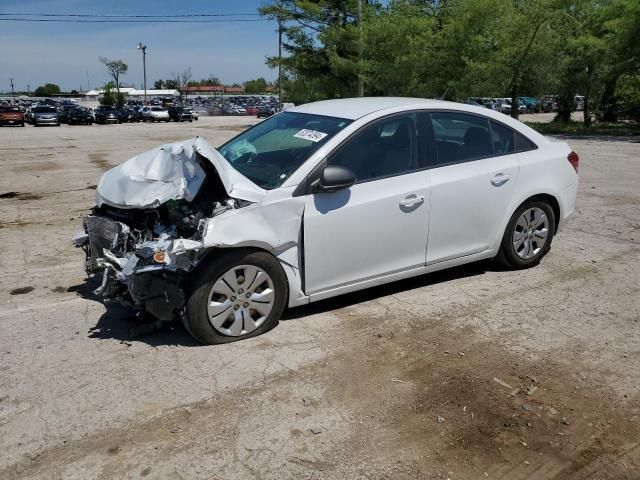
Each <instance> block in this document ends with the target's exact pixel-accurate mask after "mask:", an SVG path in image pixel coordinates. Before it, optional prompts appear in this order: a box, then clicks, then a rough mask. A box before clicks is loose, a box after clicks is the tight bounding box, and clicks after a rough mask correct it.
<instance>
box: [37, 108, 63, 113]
mask: <svg viewBox="0 0 640 480" xmlns="http://www.w3.org/2000/svg"><path fill="white" fill-rule="evenodd" d="M33 111H34V113H56V112H57V110H56V109H55V108H53V107H37V108H35V109H34V110H33Z"/></svg>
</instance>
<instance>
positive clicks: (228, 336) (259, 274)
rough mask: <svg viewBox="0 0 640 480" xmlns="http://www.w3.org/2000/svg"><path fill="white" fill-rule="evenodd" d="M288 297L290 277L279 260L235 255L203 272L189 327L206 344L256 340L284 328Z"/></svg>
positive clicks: (244, 252) (191, 299)
mask: <svg viewBox="0 0 640 480" xmlns="http://www.w3.org/2000/svg"><path fill="white" fill-rule="evenodd" d="M287 298H288V284H287V278H286V275H285V273H284V271H283V270H282V267H281V265H280V263H279V262H278V260H277V259H276V258H275V257H273V256H272V255H270V254H268V253H266V252H256V251H250V250H237V251H232V252H229V253H228V254H226V255H224V256H221V257H220V258H219V259H216V260H215V261H214V262H212V263H211V264H209V265H208V266H206V267H204V268H203V270H201V271H200V272H198V274H197V278H196V283H195V285H194V286H193V289H192V291H191V293H190V295H189V299H188V301H187V316H186V317H185V319H184V324H185V327H186V328H187V330H188V331H189V333H191V335H192V336H193V337H194V338H195V339H196V340H198V341H200V342H202V343H206V344H218V343H229V342H235V341H237V340H242V339H245V338H251V337H255V336H257V335H261V334H263V333H265V332H267V331H269V330H271V329H272V328H273V327H275V326H276V325H277V324H278V321H279V319H280V316H281V315H282V312H283V311H284V309H285V307H286V302H287Z"/></svg>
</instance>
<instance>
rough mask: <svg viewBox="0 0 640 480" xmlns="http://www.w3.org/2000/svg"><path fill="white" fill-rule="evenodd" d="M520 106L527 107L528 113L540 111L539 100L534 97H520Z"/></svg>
mask: <svg viewBox="0 0 640 480" xmlns="http://www.w3.org/2000/svg"><path fill="white" fill-rule="evenodd" d="M518 98H519V100H520V104H521V105H524V106H525V110H526V112H528V113H533V112H535V111H536V110H537V109H538V100H536V99H535V98H533V97H518Z"/></svg>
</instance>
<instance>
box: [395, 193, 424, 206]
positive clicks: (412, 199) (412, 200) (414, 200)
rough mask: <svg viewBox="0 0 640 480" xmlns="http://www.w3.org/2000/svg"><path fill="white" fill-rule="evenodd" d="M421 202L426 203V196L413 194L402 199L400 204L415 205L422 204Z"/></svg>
mask: <svg viewBox="0 0 640 480" xmlns="http://www.w3.org/2000/svg"><path fill="white" fill-rule="evenodd" d="M421 203H424V197H423V196H419V197H417V196H415V195H411V196H408V197H407V198H405V199H404V200H402V201H401V202H400V206H401V207H413V206H414V205H420V204H421Z"/></svg>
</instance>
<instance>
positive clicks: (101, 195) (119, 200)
mask: <svg viewBox="0 0 640 480" xmlns="http://www.w3.org/2000/svg"><path fill="white" fill-rule="evenodd" d="M196 154H200V155H201V156H203V157H204V158H206V159H207V160H208V161H209V162H211V164H212V165H213V166H214V168H215V169H216V171H217V172H218V175H219V176H220V180H221V181H222V184H223V185H224V188H225V190H226V191H227V194H228V195H229V196H230V197H231V198H237V199H240V200H246V201H249V202H258V201H260V200H262V199H263V198H264V196H265V195H266V191H265V190H263V189H262V188H260V187H258V186H257V185H256V184H254V183H252V182H251V181H250V180H249V179H247V178H246V177H245V176H244V175H242V174H241V173H240V172H238V171H237V170H235V169H234V168H233V167H232V166H231V165H230V164H229V163H228V162H227V160H226V159H225V158H224V157H223V156H222V155H220V154H219V153H218V151H217V150H215V149H214V148H213V147H211V145H209V144H208V143H207V142H205V141H204V140H202V139H201V138H200V137H195V138H192V139H190V140H186V141H183V142H175V143H167V144H165V145H161V146H160V147H157V148H154V149H153V150H149V151H147V152H144V153H141V154H140V155H137V156H135V157H133V158H131V159H129V160H127V161H126V162H124V163H122V164H120V165H118V166H117V167H114V168H112V169H111V170H108V171H107V172H105V173H104V175H103V176H102V178H101V179H100V183H99V184H98V188H97V190H96V203H97V205H98V206H102V205H103V204H107V205H111V206H114V207H119V208H156V207H158V206H159V205H162V204H163V203H165V202H167V201H169V200H179V199H184V200H187V201H192V200H193V199H194V198H195V196H196V194H197V193H198V190H199V189H200V187H201V186H202V183H203V182H204V179H205V175H206V173H205V171H204V170H203V169H202V167H201V166H200V164H199V163H198V160H197V158H196Z"/></svg>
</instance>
